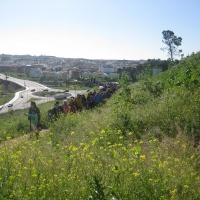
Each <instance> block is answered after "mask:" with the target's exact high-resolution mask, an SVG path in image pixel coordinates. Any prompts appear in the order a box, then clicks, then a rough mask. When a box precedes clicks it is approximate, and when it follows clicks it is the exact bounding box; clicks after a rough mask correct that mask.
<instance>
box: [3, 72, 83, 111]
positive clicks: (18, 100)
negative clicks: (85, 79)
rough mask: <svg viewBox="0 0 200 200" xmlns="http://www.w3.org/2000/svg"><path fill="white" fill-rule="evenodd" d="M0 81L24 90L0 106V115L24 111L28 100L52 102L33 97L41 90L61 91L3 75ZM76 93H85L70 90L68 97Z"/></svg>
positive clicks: (48, 99)
mask: <svg viewBox="0 0 200 200" xmlns="http://www.w3.org/2000/svg"><path fill="white" fill-rule="evenodd" d="M0 79H3V80H6V79H7V80H9V81H11V82H14V83H16V84H18V85H21V86H22V87H24V90H22V91H19V92H16V93H15V97H14V98H13V99H12V100H11V101H9V102H7V103H5V104H4V105H0V113H5V112H8V111H11V110H18V109H24V108H28V107H30V102H27V101H28V100H29V99H30V98H37V99H39V100H37V101H36V103H37V104H40V103H44V102H48V101H54V100H55V99H54V97H39V96H36V95H34V92H39V91H43V90H48V91H55V92H59V91H60V92H61V91H63V90H58V89H52V88H49V87H46V86H45V85H42V84H39V83H36V82H33V81H29V80H22V79H18V78H13V77H10V76H9V77H6V76H5V75H4V74H0ZM78 93H85V90H81V91H75V90H70V91H69V94H70V96H71V95H72V96H76V95H77V94H78ZM9 104H13V106H12V107H8V105H9Z"/></svg>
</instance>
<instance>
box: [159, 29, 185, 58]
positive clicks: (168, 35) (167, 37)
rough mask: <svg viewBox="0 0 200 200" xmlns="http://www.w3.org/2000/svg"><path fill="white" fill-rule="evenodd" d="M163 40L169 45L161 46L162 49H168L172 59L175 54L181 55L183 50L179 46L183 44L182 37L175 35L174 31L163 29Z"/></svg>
mask: <svg viewBox="0 0 200 200" xmlns="http://www.w3.org/2000/svg"><path fill="white" fill-rule="evenodd" d="M162 34H163V40H162V42H163V43H164V44H166V45H167V47H165V48H161V50H163V51H165V50H167V51H168V54H169V56H170V58H171V60H172V61H173V60H174V56H179V55H180V54H181V53H182V50H179V49H178V47H179V46H181V42H182V38H181V37H177V36H176V35H174V32H173V31H170V30H167V31H163V32H162Z"/></svg>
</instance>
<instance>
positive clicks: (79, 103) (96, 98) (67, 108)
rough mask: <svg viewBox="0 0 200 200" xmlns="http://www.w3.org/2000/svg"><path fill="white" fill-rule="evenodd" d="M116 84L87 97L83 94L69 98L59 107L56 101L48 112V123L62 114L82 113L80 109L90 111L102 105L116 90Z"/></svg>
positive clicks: (110, 84) (90, 93)
mask: <svg viewBox="0 0 200 200" xmlns="http://www.w3.org/2000/svg"><path fill="white" fill-rule="evenodd" d="M117 86H118V85H117V84H114V83H108V84H106V85H104V86H102V87H101V89H99V91H97V92H96V91H94V92H92V91H90V92H89V93H88V94H87V96H86V95H85V94H78V95H77V97H73V96H72V97H70V99H69V100H68V101H67V100H64V101H63V104H62V105H60V103H59V101H56V103H55V105H54V107H53V108H52V109H50V110H49V111H48V118H49V121H53V120H56V119H57V118H58V117H59V116H60V115H61V114H62V113H63V114H64V115H66V114H67V113H69V112H71V113H76V112H77V111H82V109H92V108H94V107H95V106H97V105H99V104H101V103H104V102H105V99H107V98H109V97H110V96H111V95H112V94H113V93H114V92H115V91H116V89H117Z"/></svg>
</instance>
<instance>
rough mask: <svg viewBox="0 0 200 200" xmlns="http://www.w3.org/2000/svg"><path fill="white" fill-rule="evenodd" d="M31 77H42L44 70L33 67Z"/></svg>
mask: <svg viewBox="0 0 200 200" xmlns="http://www.w3.org/2000/svg"><path fill="white" fill-rule="evenodd" d="M29 74H30V77H34V78H40V77H41V76H42V72H41V70H40V69H34V68H31V69H30V72H29Z"/></svg>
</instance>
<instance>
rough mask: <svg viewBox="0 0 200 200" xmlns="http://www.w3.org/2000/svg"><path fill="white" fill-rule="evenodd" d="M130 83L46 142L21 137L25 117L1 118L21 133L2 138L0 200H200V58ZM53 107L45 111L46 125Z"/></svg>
mask: <svg viewBox="0 0 200 200" xmlns="http://www.w3.org/2000/svg"><path fill="white" fill-rule="evenodd" d="M130 80H131V78H130V77H129V76H128V75H127V74H125V73H123V74H122V79H121V82H120V84H121V88H120V90H119V91H118V92H117V93H116V94H115V95H114V96H113V97H112V98H111V99H109V100H107V101H106V103H105V104H103V105H101V106H99V107H96V108H95V109H94V110H85V111H83V112H80V113H76V114H69V115H67V116H62V117H60V119H59V120H57V121H56V122H54V123H47V124H46V125H47V126H48V131H42V132H41V133H40V137H39V140H36V139H35V138H28V137H27V135H25V136H23V137H17V134H18V131H17V129H16V124H19V121H16V118H17V117H18V119H19V116H21V117H20V120H21V121H20V122H21V123H24V124H25V123H28V122H27V119H26V118H25V116H23V114H22V113H23V112H24V111H16V113H15V112H13V113H12V114H11V113H7V114H4V116H3V117H2V115H1V117H2V118H4V117H8V118H9V120H10V123H13V126H15V127H12V129H11V128H10V129H9V124H7V125H6V126H2V127H4V130H3V129H1V131H0V135H1V136H2V135H3V134H4V137H5V136H6V137H7V138H6V141H4V142H2V143H1V145H0V154H1V157H0V166H1V167H0V199H31V200H32V199H56V200H57V199H99V200H100V199H101V200H107V199H109V200H110V199H142V200H143V199H181V200H182V199H200V191H199V184H200V178H199V177H200V176H199V175H200V168H199V165H200V156H199V122H200V121H199V119H200V117H199V113H200V106H199V105H200V98H199V86H200V82H199V81H200V53H197V54H194V55H192V56H190V57H188V58H186V59H183V60H181V61H180V63H179V64H178V65H176V66H173V67H172V68H171V69H170V70H168V71H166V72H164V73H161V74H160V75H159V76H156V77H153V78H147V77H146V78H143V79H142V80H141V81H140V82H139V83H136V84H131V83H130ZM51 104H52V103H51ZM49 106H50V103H48V104H43V105H39V107H40V109H41V111H42V119H43V120H44V121H45V112H46V110H47V109H48V108H49ZM2 118H1V120H2ZM1 123H2V122H1ZM2 124H3V123H2ZM2 127H1V128H2ZM13 130H15V131H13ZM5 132H6V133H5ZM24 133H25V132H24ZM12 134H13V135H12ZM21 135H23V133H22V132H21ZM11 137H13V138H14V139H11ZM2 138H3V137H2Z"/></svg>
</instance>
